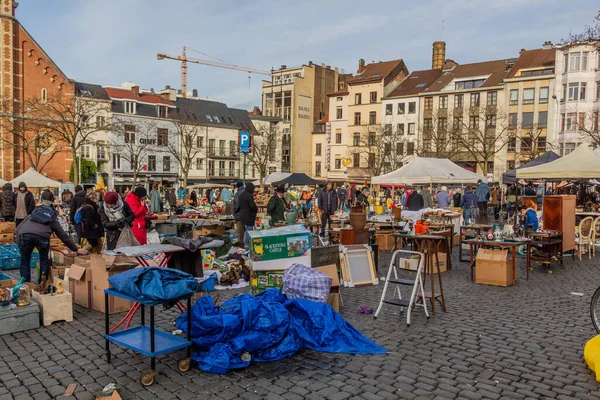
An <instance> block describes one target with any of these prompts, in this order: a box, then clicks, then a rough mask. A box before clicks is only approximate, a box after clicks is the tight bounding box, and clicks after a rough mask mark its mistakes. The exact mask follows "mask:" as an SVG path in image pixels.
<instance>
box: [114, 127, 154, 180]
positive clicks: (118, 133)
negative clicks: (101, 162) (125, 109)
mask: <svg viewBox="0 0 600 400" xmlns="http://www.w3.org/2000/svg"><path fill="white" fill-rule="evenodd" d="M156 141H157V127H156V121H155V120H154V119H150V118H138V117H125V116H119V117H115V118H114V119H113V121H112V135H111V148H112V151H113V152H114V153H116V154H118V155H119V156H120V157H121V158H122V159H123V160H125V161H127V162H128V163H129V166H130V168H131V171H132V173H133V185H132V186H135V185H136V184H137V180H138V176H139V174H140V172H141V171H142V170H143V169H144V165H145V164H147V163H146V162H145V161H146V160H147V159H148V156H150V155H154V154H151V153H155V152H154V151H151V150H152V147H154V146H155V145H156V144H157V142H156ZM147 167H150V166H147Z"/></svg>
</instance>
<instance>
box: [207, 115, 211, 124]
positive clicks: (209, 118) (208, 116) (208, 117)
mask: <svg viewBox="0 0 600 400" xmlns="http://www.w3.org/2000/svg"><path fill="white" fill-rule="evenodd" d="M206 119H207V120H208V122H212V117H211V116H210V115H208V114H206Z"/></svg>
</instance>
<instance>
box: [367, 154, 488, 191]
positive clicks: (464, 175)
mask: <svg viewBox="0 0 600 400" xmlns="http://www.w3.org/2000/svg"><path fill="white" fill-rule="evenodd" d="M479 180H482V181H484V182H486V181H487V179H486V178H485V177H484V176H481V175H478V174H476V173H473V172H471V171H467V170H466V169H464V168H463V167H461V166H459V165H456V164H454V163H453V162H452V161H450V160H448V159H447V158H424V157H416V158H415V159H414V160H412V161H411V162H409V163H408V164H406V165H405V166H403V167H402V168H400V169H397V170H396V171H393V172H390V173H389V174H385V175H379V176H375V177H373V178H371V183H375V184H377V183H379V184H392V185H403V184H407V185H414V184H419V183H429V184H434V183H437V184H450V183H477V181H479Z"/></svg>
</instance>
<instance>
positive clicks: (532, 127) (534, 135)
mask: <svg viewBox="0 0 600 400" xmlns="http://www.w3.org/2000/svg"><path fill="white" fill-rule="evenodd" d="M555 55H556V50H555V49H554V48H553V47H552V43H549V42H548V43H545V44H544V47H542V48H541V49H534V50H522V51H521V53H520V54H519V58H518V59H517V61H516V62H515V64H514V65H513V67H512V68H511V69H510V71H508V73H507V75H506V77H505V79H504V83H505V91H506V93H507V96H506V101H507V109H508V129H509V139H508V140H509V141H508V145H507V147H506V152H507V155H506V159H507V163H506V170H511V169H514V168H515V167H518V166H519V165H521V164H524V163H527V162H529V161H531V160H533V159H535V158H537V157H539V156H541V155H542V154H543V153H544V152H546V151H547V150H552V151H555V152H558V149H556V148H555V147H556V146H555V143H556V142H557V132H558V130H557V127H556V125H554V126H553V125H552V123H551V121H554V120H555V116H554V115H555V113H556V111H557V104H558V102H557V101H556V99H555V97H554V95H555V93H554V90H555V71H554V63H555ZM553 97H554V98H553Z"/></svg>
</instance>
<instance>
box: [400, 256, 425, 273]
mask: <svg viewBox="0 0 600 400" xmlns="http://www.w3.org/2000/svg"><path fill="white" fill-rule="evenodd" d="M419 258H420V257H419V256H418V255H414V256H410V257H408V258H400V259H398V266H399V267H400V268H402V269H408V270H410V271H416V270H417V269H418V268H419Z"/></svg>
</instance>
